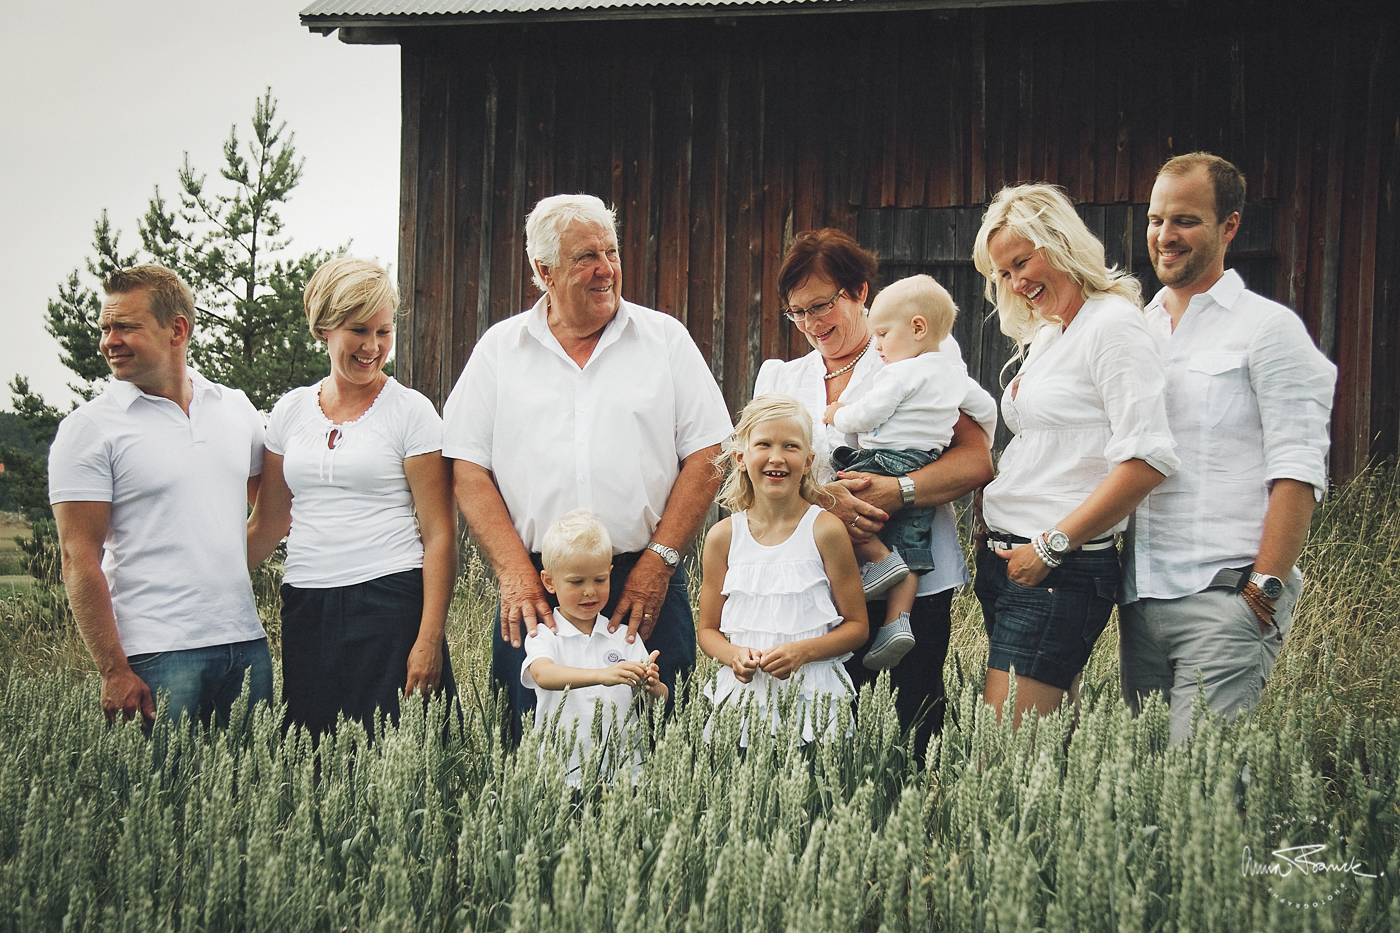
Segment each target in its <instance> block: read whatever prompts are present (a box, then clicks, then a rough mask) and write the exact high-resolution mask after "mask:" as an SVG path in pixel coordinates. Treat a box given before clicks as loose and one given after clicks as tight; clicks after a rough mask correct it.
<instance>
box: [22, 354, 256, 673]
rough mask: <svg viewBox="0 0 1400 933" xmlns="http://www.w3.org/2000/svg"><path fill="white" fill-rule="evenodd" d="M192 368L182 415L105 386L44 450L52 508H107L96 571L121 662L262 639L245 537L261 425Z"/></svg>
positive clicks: (122, 387)
mask: <svg viewBox="0 0 1400 933" xmlns="http://www.w3.org/2000/svg"><path fill="white" fill-rule="evenodd" d="M188 372H189V376H190V384H191V386H192V387H193V390H194V393H193V396H192V398H191V400H190V412H189V415H188V416H186V415H185V413H184V411H182V410H181V408H180V406H179V405H177V404H176V403H175V402H173V401H171V400H170V399H167V398H161V397H159V396H155V395H147V394H145V393H144V392H142V391H141V390H140V389H138V388H137V387H136V386H134V385H132V384H131V383H129V382H118V381H116V380H113V381H112V383H111V384H110V385H109V386H108V387H107V389H106V391H104V392H103V393H102V394H101V395H99V396H98V397H97V398H95V399H93V400H92V401H90V402H86V403H84V404H83V405H80V406H79V407H78V408H77V409H76V410H74V411H73V412H72V413H71V414H69V415H68V417H66V418H64V419H63V422H62V423H61V424H60V425H59V426H58V434H57V435H56V436H55V437H54V442H53V447H52V448H51V449H50V451H49V502H51V503H59V502H109V503H111V509H112V511H111V523H110V525H109V528H108V531H107V540H106V541H104V542H103V550H104V552H105V553H104V554H103V556H102V570H103V572H104V573H105V574H106V576H107V587H108V589H109V590H110V591H111V594H112V611H113V613H114V614H115V616H116V620H117V634H118V636H119V637H120V638H121V643H122V650H123V651H125V652H126V654H127V655H128V656H130V655H137V654H150V653H152V652H156V651H183V650H186V649H189V648H205V647H208V646H210V645H227V644H233V643H235V642H240V641H250V640H252V639H254V638H261V637H263V630H262V623H261V622H260V621H259V620H258V610H257V607H256V605H255V604H254V602H253V588H252V586H251V585H250V583H249V582H248V532H247V522H248V478H249V477H250V476H256V475H257V474H258V473H260V472H262V456H263V428H262V419H261V418H259V417H258V413H257V411H256V410H255V409H254V408H253V406H252V403H250V402H249V401H248V397H247V396H246V395H244V394H243V393H242V392H240V391H238V390H237V389H230V388H227V387H226V386H221V385H217V384H215V383H212V382H210V381H209V380H208V379H205V378H204V377H203V376H201V375H200V374H199V373H197V372H195V371H194V370H189V371H188Z"/></svg>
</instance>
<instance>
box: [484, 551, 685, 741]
mask: <svg viewBox="0 0 1400 933" xmlns="http://www.w3.org/2000/svg"><path fill="white" fill-rule="evenodd" d="M534 556H535V557H538V555H534ZM636 560H637V555H635V554H617V555H614V557H613V572H612V577H611V580H610V587H611V592H610V593H609V595H608V603H607V605H606V606H604V607H603V612H602V614H603V615H604V616H607V617H608V618H612V613H613V610H614V609H616V608H617V601H618V599H619V598H620V597H621V596H622V587H623V586H624V585H625V584H626V583H627V575H628V574H629V573H631V571H632V567H633V566H634V565H635V564H636ZM549 602H550V605H554V604H555V600H554V596H553V595H552V594H551V595H550V597H549ZM522 634H523V633H522ZM525 637H528V636H525ZM646 647H647V651H660V652H661V654H660V655H659V656H658V657H657V659H656V664H657V666H658V667H660V668H661V681H662V683H664V684H666V689H667V690H669V691H670V698H669V699H668V701H667V706H668V707H669V706H670V704H671V703H674V702H675V698H676V677H677V675H679V674H685V675H686V676H689V675H690V672H691V671H693V670H694V669H695V619H694V618H693V617H692V616H691V614H690V594H689V592H687V590H686V574H685V564H681V565H680V566H679V567H677V568H676V572H675V573H673V574H672V575H671V583H670V585H669V586H668V587H667V588H666V601H665V602H663V603H662V604H661V612H660V614H659V615H658V616H657V619H656V628H654V629H652V632H651V637H650V638H648V639H647V640H646ZM524 664H525V645H524V644H523V643H522V644H521V646H520V647H519V648H515V647H512V646H511V644H510V642H508V641H506V640H505V639H504V638H502V637H501V605H500V603H499V602H497V604H496V631H495V635H494V636H493V637H492V639H491V678H492V680H494V681H495V682H496V684H497V685H499V686H501V687H504V688H505V695H506V713H507V716H506V718H507V720H508V721H509V723H510V730H511V739H512V741H513V742H514V743H515V744H517V745H518V744H520V736H521V734H522V723H523V721H524V717H525V714H526V713H530V712H533V711H534V709H535V691H534V690H532V689H531V688H529V687H527V686H525V685H524V684H522V683H521V682H520V668H521V667H522V666H523V665H524Z"/></svg>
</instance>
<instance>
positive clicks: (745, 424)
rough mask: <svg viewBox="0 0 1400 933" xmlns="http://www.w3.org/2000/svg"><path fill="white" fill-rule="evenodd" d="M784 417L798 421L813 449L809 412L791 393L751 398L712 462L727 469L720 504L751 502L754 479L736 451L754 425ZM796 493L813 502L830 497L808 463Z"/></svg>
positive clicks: (735, 506) (736, 506)
mask: <svg viewBox="0 0 1400 933" xmlns="http://www.w3.org/2000/svg"><path fill="white" fill-rule="evenodd" d="M783 419H791V420H792V421H795V422H797V427H798V429H799V430H800V431H801V432H802V442H803V443H804V444H805V445H806V446H807V453H808V454H809V455H811V454H814V453H815V451H814V448H813V447H812V416H811V415H809V414H808V413H807V409H805V408H803V407H802V403H801V402H799V401H798V400H797V399H795V398H793V397H792V396H791V395H782V394H779V393H776V392H774V393H770V394H768V395H760V396H757V397H756V398H754V400H753V401H751V402H749V403H748V404H747V405H745V406H744V410H743V411H742V412H741V413H740V414H739V423H738V424H737V425H735V426H734V436H733V437H732V438H730V442H729V445H728V449H727V450H725V451H724V452H722V453H721V454H720V455H719V456H718V457H716V458H715V466H717V467H719V468H720V469H721V470H725V469H727V470H728V472H727V474H726V475H725V478H724V485H723V486H722V487H721V488H720V491H719V504H720V505H722V506H724V507H725V508H726V509H728V510H729V511H731V512H741V511H743V510H744V509H747V508H749V507H750V506H752V505H753V502H754V490H753V480H751V479H749V474H748V472H747V471H745V470H744V469H743V468H741V467H740V466H739V459H738V457H737V456H735V454H736V453H737V452H738V451H740V450H743V449H744V448H745V447H747V446H748V443H749V435H751V434H752V433H753V431H754V428H756V427H758V426H759V425H760V424H763V423H765V422H768V421H782V420H783ZM798 493H799V494H800V495H801V496H802V498H803V499H806V500H807V501H808V502H810V503H812V504H813V505H822V503H823V502H826V503H830V502H831V501H833V500H832V496H831V494H830V493H829V492H827V491H826V490H825V489H823V488H822V487H821V486H820V485H819V484H818V483H817V480H816V476H815V470H814V469H813V468H812V467H811V466H809V467H808V469H807V472H806V473H804V474H803V475H802V483H801V485H800V486H798Z"/></svg>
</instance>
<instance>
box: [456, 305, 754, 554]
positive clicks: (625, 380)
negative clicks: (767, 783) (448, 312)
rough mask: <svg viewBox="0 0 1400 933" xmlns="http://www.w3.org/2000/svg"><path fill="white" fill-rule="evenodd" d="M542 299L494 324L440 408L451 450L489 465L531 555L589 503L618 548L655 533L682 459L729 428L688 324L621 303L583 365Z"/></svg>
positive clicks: (639, 543) (641, 543) (640, 544)
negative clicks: (557, 525) (567, 348)
mask: <svg viewBox="0 0 1400 933" xmlns="http://www.w3.org/2000/svg"><path fill="white" fill-rule="evenodd" d="M546 300H547V299H545V298H541V299H540V300H539V301H538V302H537V303H536V304H535V306H534V307H533V308H531V309H530V310H528V311H526V312H524V313H522V314H517V315H516V316H515V317H512V318H508V319H507V320H504V321H502V322H500V323H499V324H496V325H495V326H493V327H492V328H491V329H490V330H488V331H487V332H486V333H485V334H483V335H482V337H481V339H480V340H479V341H477V344H476V347H475V349H473V350H472V355H471V358H470V359H468V360H467V366H466V368H465V369H464V370H463V371H462V376H461V378H460V379H458V380H457V385H456V386H455V387H454V388H453V389H452V394H451V395H450V396H449V397H448V399H447V405H446V406H445V407H444V408H443V423H444V427H443V445H442V453H443V456H445V457H452V458H453V459H456V460H467V461H470V462H472V463H475V464H477V465H478V466H481V467H483V468H485V469H487V470H490V471H491V472H492V474H493V475H494V477H495V480H496V485H497V486H498V487H499V489H500V491H501V498H502V499H504V500H505V504H506V509H507V510H508V511H509V512H510V517H511V521H512V523H513V524H514V525H515V530H516V533H517V534H519V535H520V540H521V541H522V542H523V543H524V545H525V548H526V549H527V550H529V551H536V552H538V551H539V549H540V539H541V538H542V537H543V535H544V532H545V530H546V529H547V528H549V526H550V525H551V524H552V523H553V522H554V521H555V520H557V519H558V518H560V517H561V516H563V515H564V514H566V513H567V512H570V511H572V510H574V509H587V510H588V511H590V512H592V513H593V514H594V515H597V516H598V518H599V519H600V520H601V521H602V522H603V524H604V526H606V527H607V529H608V534H609V535H610V536H611V537H612V542H613V550H614V553H624V552H631V551H640V550H641V549H642V548H644V547H646V545H647V542H648V541H650V540H651V535H652V532H654V531H655V530H656V526H657V523H658V522H660V520H661V513H662V511H663V510H664V509H665V508H666V500H667V498H668V497H669V496H670V495H671V487H672V485H674V484H675V481H676V477H677V476H679V475H680V466H681V461H682V460H684V459H685V458H686V457H688V456H690V455H691V454H693V453H695V452H696V451H698V450H703V449H705V448H706V447H709V446H711V445H712V444H718V443H720V442H721V441H723V440H724V439H725V438H727V437H728V436H729V435H730V433H731V431H732V430H733V426H732V425H731V423H730V421H729V412H728V410H727V409H726V408H725V406H724V398H723V396H721V395H720V391H719V386H718V385H716V384H715V378H714V376H713V375H712V374H711V373H710V370H709V367H707V366H706V365H705V361H704V359H703V358H702V357H701V356H700V351H699V350H698V349H696V347H695V342H694V341H693V340H691V339H690V333H689V332H688V331H687V330H686V329H685V326H684V325H683V324H681V323H680V322H679V321H677V320H676V319H675V318H673V317H671V316H670V315H666V314H662V313H661V312H659V311H653V310H651V309H649V308H643V307H641V306H640V305H634V304H632V303H631V302H628V301H624V302H622V303H621V305H620V307H619V308H618V312H617V314H616V315H614V316H613V319H612V320H611V321H609V322H608V325H607V326H606V327H605V328H603V333H602V335H601V336H600V337H599V338H598V345H597V346H596V347H595V348H594V350H593V354H592V356H590V357H589V360H588V363H587V364H586V365H585V366H583V368H579V366H578V364H577V363H575V362H574V361H573V360H572V359H570V358H569V355H568V354H567V353H565V352H564V348H563V347H562V346H560V344H559V341H558V339H557V338H555V336H554V334H553V332H551V331H550V329H549V324H548V322H547V320H546Z"/></svg>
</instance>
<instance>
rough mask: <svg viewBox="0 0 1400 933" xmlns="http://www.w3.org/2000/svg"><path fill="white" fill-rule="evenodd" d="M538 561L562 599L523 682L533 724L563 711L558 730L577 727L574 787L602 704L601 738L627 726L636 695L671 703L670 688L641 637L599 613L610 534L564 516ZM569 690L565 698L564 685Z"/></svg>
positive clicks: (578, 515) (532, 649)
mask: <svg viewBox="0 0 1400 933" xmlns="http://www.w3.org/2000/svg"><path fill="white" fill-rule="evenodd" d="M540 557H541V561H542V563H543V564H544V569H543V570H541V571H540V581H541V582H542V583H543V584H544V588H545V589H546V590H548V591H549V592H550V593H553V594H554V596H555V597H556V598H557V599H558V601H559V607H558V608H557V609H555V610H554V627H555V631H550V630H549V628H548V627H547V626H545V625H541V626H540V627H539V628H537V629H536V630H535V634H534V636H533V637H530V638H526V639H525V663H524V664H523V665H522V666H521V668H520V682H521V683H522V684H524V685H525V686H526V687H531V688H533V689H534V691H535V698H536V705H535V725H536V727H543V726H544V725H545V724H546V723H547V722H549V721H550V719H551V718H552V717H553V716H554V714H555V711H556V710H558V709H559V707H560V706H562V707H563V712H562V713H561V714H560V716H559V727H560V728H561V729H563V730H565V731H566V734H567V730H569V729H571V728H573V727H574V723H578V732H577V736H578V745H577V746H576V747H575V750H574V753H573V755H572V756H571V757H570V759H569V772H570V783H574V782H576V781H577V780H578V777H579V762H580V761H581V760H582V758H583V756H584V755H587V754H588V749H589V746H590V739H591V736H592V733H593V713H594V709H595V706H596V702H597V700H598V699H599V698H600V697H601V698H602V700H603V711H604V720H603V723H602V727H601V730H600V731H601V735H602V741H604V742H606V741H607V738H608V734H609V732H610V731H611V730H612V729H613V728H615V727H616V728H625V727H626V719H627V712H628V710H629V709H630V708H631V706H632V695H633V692H634V691H635V690H638V689H645V690H646V692H647V696H649V697H650V698H651V699H653V700H656V699H663V700H664V699H665V698H666V695H667V690H666V685H665V684H664V683H662V682H661V670H660V668H659V667H658V666H657V663H656V659H657V656H658V655H659V654H660V652H657V651H653V652H651V654H649V655H648V654H647V649H646V646H645V645H643V644H642V640H641V639H640V638H639V639H637V640H636V641H634V642H632V643H630V644H629V643H628V641H627V629H626V628H619V629H618V630H617V631H616V632H611V633H610V632H609V631H608V620H607V617H606V616H603V615H600V613H601V611H602V609H603V606H604V605H606V604H607V601H608V592H609V586H608V575H609V573H611V571H612V539H611V538H610V537H609V536H608V530H607V529H606V528H604V527H603V524H602V522H600V521H598V519H597V518H595V517H594V516H593V515H591V514H590V513H589V512H587V511H585V510H583V509H576V510H575V511H573V512H570V513H569V514H567V515H565V516H564V517H563V518H561V519H559V520H558V521H557V522H555V523H554V524H553V525H551V526H550V528H549V530H548V531H546V532H545V534H544V538H543V540H542V541H541V547H540ZM566 687H567V688H569V690H568V693H567V695H566V694H565V693H564V689H565V688H566Z"/></svg>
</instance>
